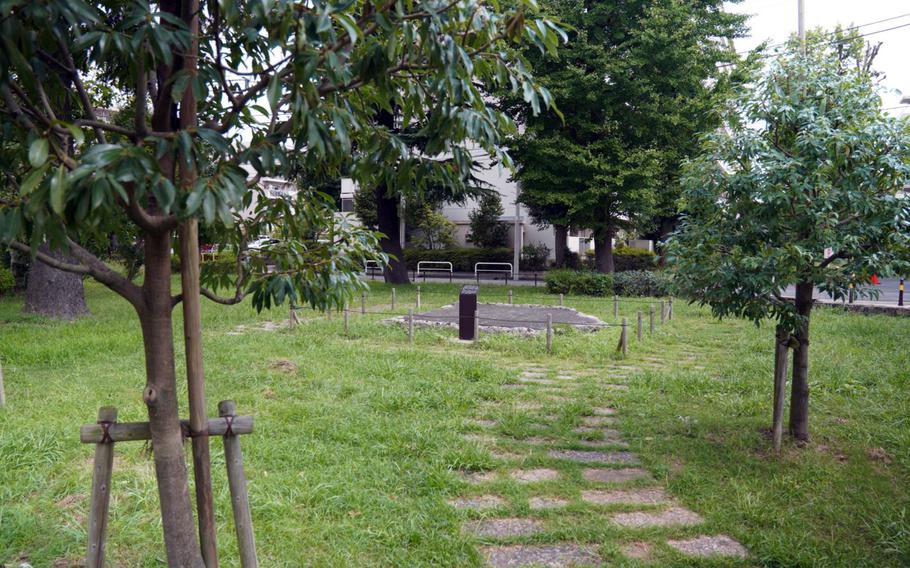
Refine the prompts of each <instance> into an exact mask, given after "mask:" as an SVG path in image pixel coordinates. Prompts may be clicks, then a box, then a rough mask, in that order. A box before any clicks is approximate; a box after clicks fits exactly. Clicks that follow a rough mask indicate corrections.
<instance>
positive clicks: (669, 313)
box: [667, 298, 673, 320]
mask: <svg viewBox="0 0 910 568" xmlns="http://www.w3.org/2000/svg"><path fill="white" fill-rule="evenodd" d="M667 319H668V320H672V319H673V298H670V300H669V304H668V305H667Z"/></svg>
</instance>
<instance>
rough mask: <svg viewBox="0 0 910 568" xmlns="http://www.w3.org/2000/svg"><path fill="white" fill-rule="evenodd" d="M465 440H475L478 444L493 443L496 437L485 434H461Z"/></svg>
mask: <svg viewBox="0 0 910 568" xmlns="http://www.w3.org/2000/svg"><path fill="white" fill-rule="evenodd" d="M461 437H462V438H464V440H465V441H466V442H476V443H478V444H495V443H496V438H495V437H493V436H490V435H487V434H462V435H461Z"/></svg>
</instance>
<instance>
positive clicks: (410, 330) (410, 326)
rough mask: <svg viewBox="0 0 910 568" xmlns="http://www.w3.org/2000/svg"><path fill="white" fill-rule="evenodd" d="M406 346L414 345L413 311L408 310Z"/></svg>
mask: <svg viewBox="0 0 910 568" xmlns="http://www.w3.org/2000/svg"><path fill="white" fill-rule="evenodd" d="M408 344H410V345H413V344H414V310H412V309H408Z"/></svg>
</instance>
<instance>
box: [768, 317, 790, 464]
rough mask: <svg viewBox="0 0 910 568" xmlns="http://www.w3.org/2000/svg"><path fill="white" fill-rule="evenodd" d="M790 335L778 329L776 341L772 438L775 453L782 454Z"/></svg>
mask: <svg viewBox="0 0 910 568" xmlns="http://www.w3.org/2000/svg"><path fill="white" fill-rule="evenodd" d="M789 342H790V334H789V333H787V332H786V330H784V329H783V328H778V329H777V334H776V335H775V341H774V402H773V404H774V410H773V413H772V416H771V438H772V439H773V441H774V451H775V452H778V453H779V452H780V448H781V443H782V442H783V437H784V404H785V401H786V397H787V367H788V365H787V359H788V357H789V352H790V346H789Z"/></svg>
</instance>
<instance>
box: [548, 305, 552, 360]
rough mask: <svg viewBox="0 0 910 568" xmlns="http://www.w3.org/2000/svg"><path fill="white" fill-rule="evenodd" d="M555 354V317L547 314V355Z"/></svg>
mask: <svg viewBox="0 0 910 568" xmlns="http://www.w3.org/2000/svg"><path fill="white" fill-rule="evenodd" d="M552 352H553V315H552V314H547V353H552Z"/></svg>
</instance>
